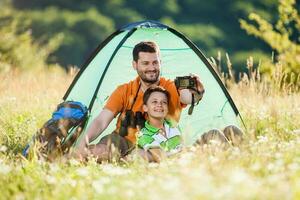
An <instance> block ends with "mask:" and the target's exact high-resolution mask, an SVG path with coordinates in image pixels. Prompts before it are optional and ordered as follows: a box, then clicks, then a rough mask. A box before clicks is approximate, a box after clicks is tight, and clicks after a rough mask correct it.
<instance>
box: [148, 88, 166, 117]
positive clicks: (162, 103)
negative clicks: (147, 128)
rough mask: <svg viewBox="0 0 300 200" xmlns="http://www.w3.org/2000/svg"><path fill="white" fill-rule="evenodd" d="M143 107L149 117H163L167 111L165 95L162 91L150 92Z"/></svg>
mask: <svg viewBox="0 0 300 200" xmlns="http://www.w3.org/2000/svg"><path fill="white" fill-rule="evenodd" d="M143 109H144V111H145V112H147V113H148V116H149V118H150V117H152V118H156V119H164V118H165V117H166V116H167V114H168V111H169V110H168V99H167V96H166V95H165V94H164V93H162V92H153V93H151V95H150V96H149V99H148V101H147V103H146V105H144V106H143Z"/></svg>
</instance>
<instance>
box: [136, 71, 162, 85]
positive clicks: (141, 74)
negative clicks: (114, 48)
mask: <svg viewBox="0 0 300 200" xmlns="http://www.w3.org/2000/svg"><path fill="white" fill-rule="evenodd" d="M138 74H139V76H140V78H141V79H142V81H144V82H145V83H149V84H153V83H156V82H157V81H158V79H159V71H158V70H156V71H155V77H154V78H153V79H149V78H147V75H146V73H145V72H138Z"/></svg>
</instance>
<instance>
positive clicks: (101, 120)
mask: <svg viewBox="0 0 300 200" xmlns="http://www.w3.org/2000/svg"><path fill="white" fill-rule="evenodd" d="M113 118H114V113H113V112H112V111H110V110H108V109H105V108H104V109H103V110H102V111H101V112H100V113H99V115H98V116H97V117H96V118H95V119H94V120H93V121H92V123H91V125H90V127H89V128H88V130H87V133H86V135H85V137H84V138H82V139H81V141H80V143H79V145H78V152H79V153H80V154H82V153H84V152H85V148H86V147H87V146H88V145H89V143H90V142H91V141H93V140H94V139H96V138H97V137H98V136H99V135H100V134H101V133H102V132H103V131H104V130H105V129H106V128H107V126H108V125H109V124H110V122H111V121H112V120H113Z"/></svg>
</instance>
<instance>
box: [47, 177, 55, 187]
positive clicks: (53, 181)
mask: <svg viewBox="0 0 300 200" xmlns="http://www.w3.org/2000/svg"><path fill="white" fill-rule="evenodd" d="M45 180H46V182H47V183H48V184H50V185H55V184H56V178H55V177H53V176H50V175H47V176H46V179H45Z"/></svg>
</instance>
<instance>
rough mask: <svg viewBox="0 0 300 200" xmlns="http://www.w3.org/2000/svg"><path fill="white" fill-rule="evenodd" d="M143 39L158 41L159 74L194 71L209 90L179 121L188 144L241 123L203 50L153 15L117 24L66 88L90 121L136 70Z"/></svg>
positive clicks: (187, 73) (180, 73)
mask: <svg viewBox="0 0 300 200" xmlns="http://www.w3.org/2000/svg"><path fill="white" fill-rule="evenodd" d="M144 40H151V41H155V42H156V43H157V44H158V45H159V47H160V51H161V60H162V67H161V76H163V77H166V78H169V79H175V77H176V76H184V75H189V73H195V74H198V75H199V76H200V79H201V80H202V82H203V84H204V86H205V91H206V92H205V95H204V97H203V99H202V101H201V102H200V103H199V105H197V106H195V108H194V111H193V114H192V115H188V114H187V112H188V108H186V109H184V110H183V112H182V114H181V119H180V126H181V128H182V129H183V134H184V135H183V139H184V141H185V143H186V144H191V143H192V142H194V141H195V140H196V139H197V138H198V137H199V135H201V134H202V133H204V132H205V131H207V130H210V129H212V128H220V129H221V128H223V127H225V126H226V125H231V124H233V125H237V126H239V122H240V120H239V119H241V118H240V116H239V112H238V110H237V108H236V106H235V104H234V102H233V101H232V99H231V97H230V95H229V93H228V91H227V90H226V88H225V87H224V85H223V83H222V82H221V80H220V78H219V77H218V75H217V73H216V72H215V71H214V69H213V67H212V66H211V65H210V64H209V62H208V61H207V59H206V58H205V56H204V55H203V54H202V53H201V51H200V50H199V49H198V48H197V47H196V46H195V45H194V44H193V43H192V42H191V41H190V40H189V39H187V38H186V37H185V36H184V35H182V34H181V33H179V32H178V31H176V30H174V29H172V28H170V27H168V26H166V25H164V24H161V23H158V22H155V21H142V22H137V23H132V24H129V25H127V26H125V27H123V28H121V29H119V30H117V31H116V32H115V33H113V34H112V35H110V36H109V37H108V38H107V39H106V40H105V41H104V42H102V43H101V44H100V45H99V46H98V48H97V49H96V50H95V51H94V52H93V53H92V55H91V56H90V58H89V59H88V60H87V61H86V63H85V64H84V66H83V67H82V68H81V70H80V71H79V73H78V74H77V76H76V77H75V79H74V81H73V82H72V84H71V86H70V87H69V89H68V90H67V92H66V94H65V96H64V100H74V101H80V102H82V103H83V104H85V105H87V106H88V107H89V110H90V117H89V119H88V122H87V125H86V127H88V126H89V124H90V123H91V121H92V120H93V119H94V118H95V117H96V116H97V115H98V114H99V112H100V111H101V109H102V108H103V106H104V105H105V102H106V100H107V99H108V97H109V95H110V94H111V93H112V92H113V91H114V89H115V88H116V87H117V86H118V85H120V84H122V83H125V82H128V81H130V80H132V79H134V78H135V77H136V76H137V73H136V71H135V70H133V68H132V65H131V62H132V49H133V47H134V46H135V45H136V44H137V43H139V42H140V41H144ZM115 125H116V119H115V120H114V121H112V123H111V124H110V125H109V127H108V128H107V129H106V131H105V132H104V133H102V134H101V136H103V135H106V134H109V133H111V132H112V131H113V130H114V129H115ZM85 130H86V128H85ZM85 130H84V132H83V133H85ZM82 135H83V134H82Z"/></svg>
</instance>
